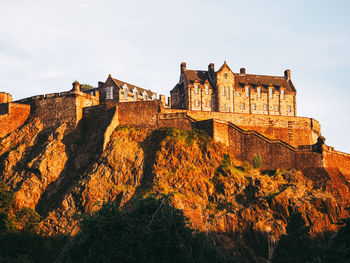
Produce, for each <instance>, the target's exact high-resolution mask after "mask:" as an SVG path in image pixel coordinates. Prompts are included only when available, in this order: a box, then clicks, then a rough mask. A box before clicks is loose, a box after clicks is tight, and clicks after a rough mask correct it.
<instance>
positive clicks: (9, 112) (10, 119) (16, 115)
mask: <svg viewBox="0 0 350 263" xmlns="http://www.w3.org/2000/svg"><path fill="white" fill-rule="evenodd" d="M29 115H30V106H29V105H23V104H18V103H5V104H0V138H2V137H5V136H6V135H7V134H8V133H10V132H12V131H14V130H16V129H17V128H18V127H19V126H21V125H22V124H23V123H24V122H25V121H26V120H27V119H28V117H29Z"/></svg>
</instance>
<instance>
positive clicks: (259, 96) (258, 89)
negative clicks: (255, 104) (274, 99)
mask: <svg viewBox="0 0 350 263" xmlns="http://www.w3.org/2000/svg"><path fill="white" fill-rule="evenodd" d="M257 91H258V98H261V88H260V87H258V88H257Z"/></svg>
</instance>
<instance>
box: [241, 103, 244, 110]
mask: <svg viewBox="0 0 350 263" xmlns="http://www.w3.org/2000/svg"><path fill="white" fill-rule="evenodd" d="M244 108H245V106H244V103H243V102H242V103H241V109H242V110H244Z"/></svg>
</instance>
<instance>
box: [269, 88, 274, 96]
mask: <svg viewBox="0 0 350 263" xmlns="http://www.w3.org/2000/svg"><path fill="white" fill-rule="evenodd" d="M269 98H270V99H272V98H273V89H272V88H269Z"/></svg>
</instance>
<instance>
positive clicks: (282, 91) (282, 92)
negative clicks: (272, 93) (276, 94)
mask: <svg viewBox="0 0 350 263" xmlns="http://www.w3.org/2000/svg"><path fill="white" fill-rule="evenodd" d="M284 98H285V96H284V89H281V99H282V100H284Z"/></svg>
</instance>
